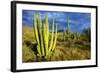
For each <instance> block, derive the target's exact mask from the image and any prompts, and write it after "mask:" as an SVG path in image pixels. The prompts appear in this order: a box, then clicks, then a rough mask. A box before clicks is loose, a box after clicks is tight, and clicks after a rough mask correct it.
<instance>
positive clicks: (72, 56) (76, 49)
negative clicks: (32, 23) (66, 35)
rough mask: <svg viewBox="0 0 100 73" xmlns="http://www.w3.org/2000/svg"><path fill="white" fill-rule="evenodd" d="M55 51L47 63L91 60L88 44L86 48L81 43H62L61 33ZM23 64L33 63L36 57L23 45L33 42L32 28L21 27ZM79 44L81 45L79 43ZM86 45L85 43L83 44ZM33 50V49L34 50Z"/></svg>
mask: <svg viewBox="0 0 100 73" xmlns="http://www.w3.org/2000/svg"><path fill="white" fill-rule="evenodd" d="M58 37H59V38H58V39H57V45H56V49H55V51H54V53H53V55H52V57H51V58H50V59H48V61H64V60H68V61H70V60H86V59H90V58H91V52H90V44H89V45H88V46H87V45H85V44H83V41H81V40H80V41H77V40H76V41H70V43H69V41H63V37H62V33H58ZM22 39H23V49H22V60H23V62H35V61H36V55H35V53H34V51H33V50H32V49H31V48H30V47H29V46H27V45H26V44H25V41H30V42H35V37H34V33H33V28H31V27H27V26H24V27H23V37H22ZM80 42H81V43H80ZM84 43H87V42H84ZM34 49H35V48H34Z"/></svg>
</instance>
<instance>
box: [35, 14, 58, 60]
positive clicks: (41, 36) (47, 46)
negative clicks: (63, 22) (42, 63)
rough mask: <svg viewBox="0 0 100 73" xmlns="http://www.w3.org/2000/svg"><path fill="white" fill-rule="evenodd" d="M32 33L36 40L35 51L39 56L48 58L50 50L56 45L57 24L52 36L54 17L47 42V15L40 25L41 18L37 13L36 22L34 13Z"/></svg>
mask: <svg viewBox="0 0 100 73" xmlns="http://www.w3.org/2000/svg"><path fill="white" fill-rule="evenodd" d="M34 33H35V37H36V42H37V51H38V54H39V56H40V57H44V58H46V59H48V57H49V55H50V53H51V52H52V50H54V49H55V47H56V41H57V25H56V32H55V37H54V19H53V24H52V33H51V40H50V43H49V34H50V33H49V21H48V16H47V15H46V17H45V23H44V25H42V19H41V16H40V14H39V13H38V24H37V23H36V16H35V13H34Z"/></svg>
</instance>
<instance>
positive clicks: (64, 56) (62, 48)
mask: <svg viewBox="0 0 100 73" xmlns="http://www.w3.org/2000/svg"><path fill="white" fill-rule="evenodd" d="M33 22H34V23H33V27H30V26H23V27H22V32H23V33H22V40H23V41H22V46H23V48H22V60H23V62H25V63H27V62H43V61H65V60H68V61H70V60H86V59H90V58H91V29H90V27H89V28H86V29H83V30H82V32H72V31H71V29H70V24H69V17H66V30H65V31H59V30H58V28H57V27H58V26H57V24H56V23H55V19H54V18H53V19H52V24H51V25H52V30H51V31H50V30H49V25H50V23H49V17H48V15H45V21H44V23H43V21H42V19H41V16H40V14H39V13H38V15H36V14H35V13H34V15H33ZM54 25H56V26H54Z"/></svg>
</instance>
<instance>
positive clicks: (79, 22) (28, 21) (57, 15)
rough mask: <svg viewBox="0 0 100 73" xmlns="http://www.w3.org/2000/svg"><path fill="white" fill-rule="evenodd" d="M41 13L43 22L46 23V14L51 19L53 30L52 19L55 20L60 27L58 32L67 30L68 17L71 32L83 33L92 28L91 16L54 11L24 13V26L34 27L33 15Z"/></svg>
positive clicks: (24, 11)
mask: <svg viewBox="0 0 100 73" xmlns="http://www.w3.org/2000/svg"><path fill="white" fill-rule="evenodd" d="M34 12H35V13H36V14H38V12H40V15H41V18H42V21H43V22H44V19H45V16H46V14H47V15H48V18H49V23H50V24H49V26H50V30H51V25H52V19H53V18H54V19H55V25H56V24H57V25H58V30H66V27H67V17H69V25H70V31H72V32H81V31H82V30H83V29H85V28H88V27H90V26H91V14H90V13H79V12H53V11H34V10H23V11H22V24H23V26H24V25H26V26H33V14H34Z"/></svg>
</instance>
